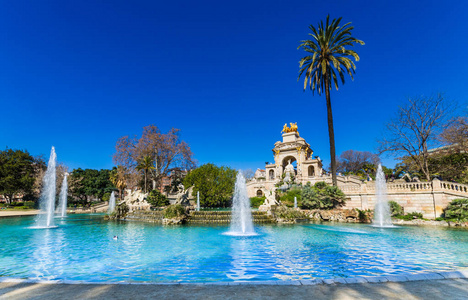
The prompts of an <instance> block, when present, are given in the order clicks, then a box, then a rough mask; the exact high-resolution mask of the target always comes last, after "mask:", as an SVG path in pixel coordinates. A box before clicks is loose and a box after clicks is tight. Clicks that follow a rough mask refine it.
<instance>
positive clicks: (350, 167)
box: [337, 150, 380, 173]
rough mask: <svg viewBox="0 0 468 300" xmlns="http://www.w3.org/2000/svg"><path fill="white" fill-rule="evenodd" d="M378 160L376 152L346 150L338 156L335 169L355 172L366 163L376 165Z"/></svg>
mask: <svg viewBox="0 0 468 300" xmlns="http://www.w3.org/2000/svg"><path fill="white" fill-rule="evenodd" d="M379 162H380V159H379V157H378V156H377V154H374V153H371V152H369V151H355V150H346V151H344V152H343V153H341V155H340V157H338V160H337V171H338V172H343V173H345V172H352V173H357V172H359V171H361V170H362V169H363V168H364V167H365V166H366V165H377V164H378V163H379Z"/></svg>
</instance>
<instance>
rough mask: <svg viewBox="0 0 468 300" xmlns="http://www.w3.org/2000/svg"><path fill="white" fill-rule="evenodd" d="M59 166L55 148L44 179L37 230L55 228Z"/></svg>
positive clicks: (51, 152)
mask: <svg viewBox="0 0 468 300" xmlns="http://www.w3.org/2000/svg"><path fill="white" fill-rule="evenodd" d="M56 164H57V155H56V154H55V148H54V147H52V150H50V158H49V163H48V164H47V171H46V173H45V175H44V178H43V179H42V192H41V198H40V199H39V207H40V209H41V213H40V214H38V215H37V217H36V228H52V227H55V226H54V210H55V179H56V173H55V166H56Z"/></svg>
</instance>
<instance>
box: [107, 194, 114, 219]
mask: <svg viewBox="0 0 468 300" xmlns="http://www.w3.org/2000/svg"><path fill="white" fill-rule="evenodd" d="M114 210H115V193H114V192H112V193H111V195H110V198H109V207H108V208H107V213H108V214H109V215H110V214H111V213H113V212H114Z"/></svg>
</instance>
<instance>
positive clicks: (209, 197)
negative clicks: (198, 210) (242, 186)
mask: <svg viewBox="0 0 468 300" xmlns="http://www.w3.org/2000/svg"><path fill="white" fill-rule="evenodd" d="M236 176H237V171H236V170H233V169H231V168H229V167H218V166H215V165H214V164H205V165H202V166H200V167H198V168H196V169H194V170H192V171H190V172H189V173H188V174H187V176H185V178H184V181H183V182H184V186H185V187H186V188H188V187H191V186H193V194H192V195H193V196H196V195H197V192H200V205H201V206H203V207H228V206H230V205H231V200H232V194H233V193H234V184H235V182H236Z"/></svg>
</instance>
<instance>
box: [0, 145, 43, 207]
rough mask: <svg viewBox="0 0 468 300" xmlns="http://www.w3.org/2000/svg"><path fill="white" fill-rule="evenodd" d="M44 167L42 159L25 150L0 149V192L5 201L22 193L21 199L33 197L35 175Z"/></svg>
mask: <svg viewBox="0 0 468 300" xmlns="http://www.w3.org/2000/svg"><path fill="white" fill-rule="evenodd" d="M45 167H46V165H45V162H44V160H42V159H41V158H35V157H34V156H32V155H31V154H29V152H28V151H26V150H13V149H6V150H3V151H0V194H3V195H4V196H5V198H6V200H7V203H11V201H12V200H13V198H14V196H15V195H17V194H22V196H23V199H28V198H29V199H32V198H35V197H34V194H38V191H37V193H36V191H35V190H34V186H35V183H36V181H37V176H38V174H39V173H40V172H41V171H42V170H43V169H45Z"/></svg>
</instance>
